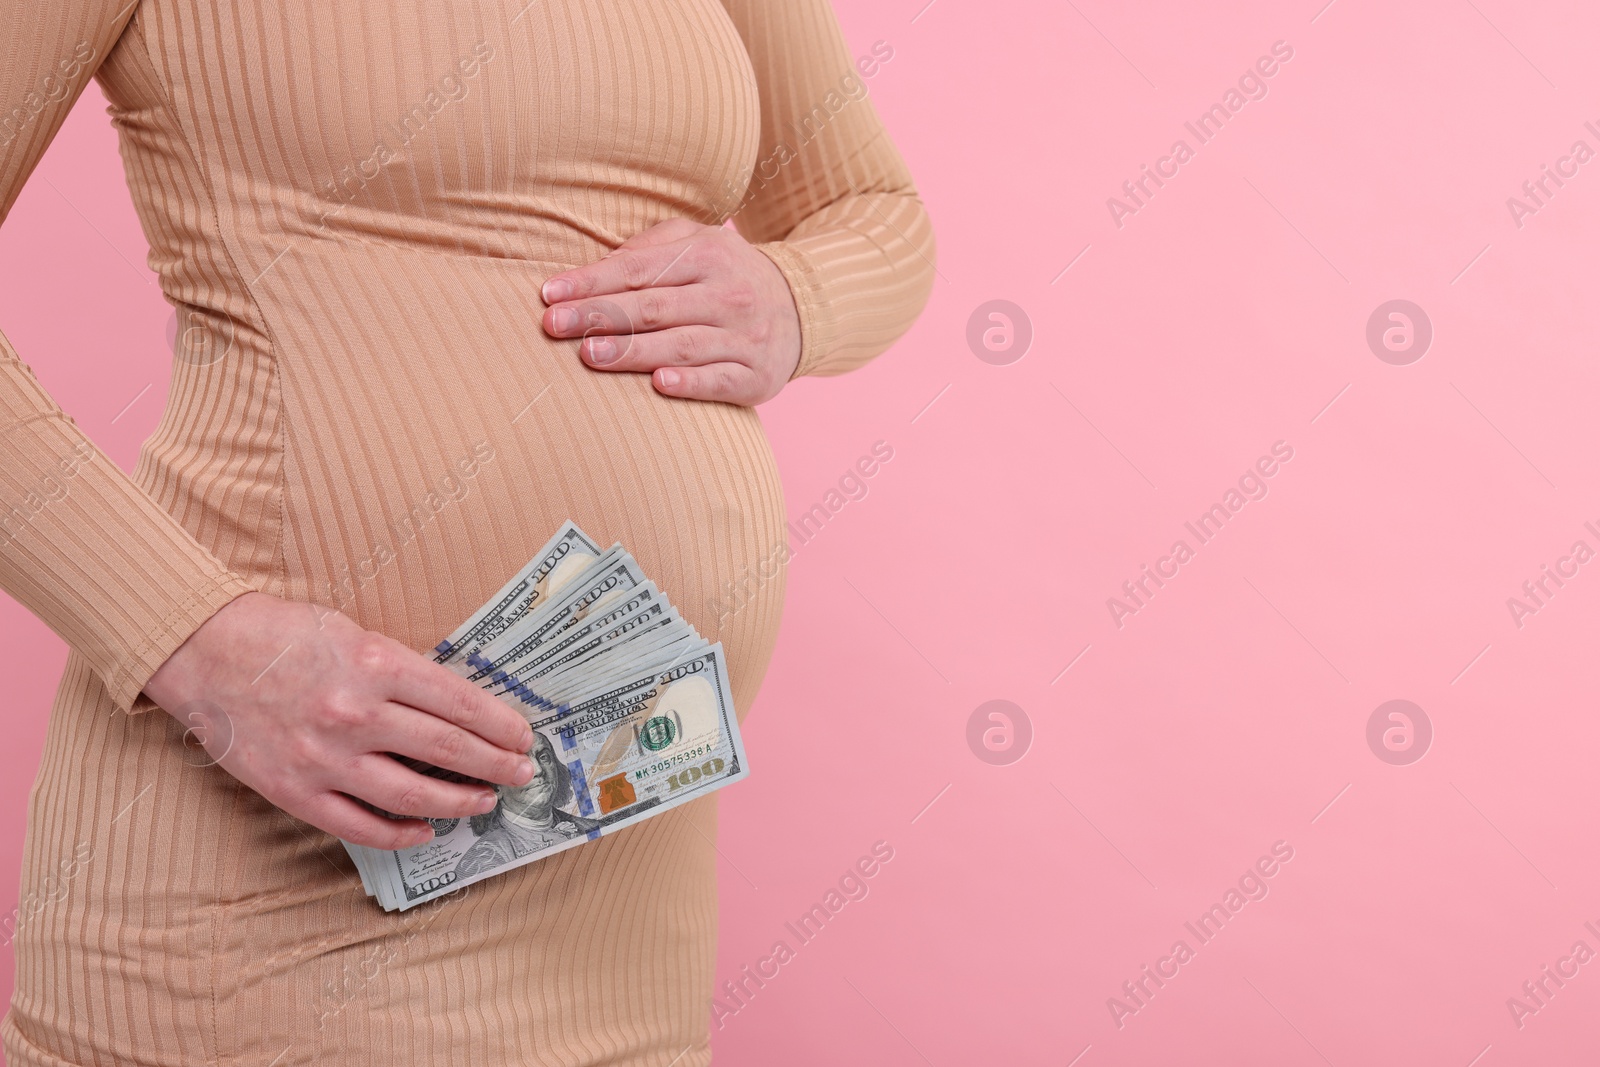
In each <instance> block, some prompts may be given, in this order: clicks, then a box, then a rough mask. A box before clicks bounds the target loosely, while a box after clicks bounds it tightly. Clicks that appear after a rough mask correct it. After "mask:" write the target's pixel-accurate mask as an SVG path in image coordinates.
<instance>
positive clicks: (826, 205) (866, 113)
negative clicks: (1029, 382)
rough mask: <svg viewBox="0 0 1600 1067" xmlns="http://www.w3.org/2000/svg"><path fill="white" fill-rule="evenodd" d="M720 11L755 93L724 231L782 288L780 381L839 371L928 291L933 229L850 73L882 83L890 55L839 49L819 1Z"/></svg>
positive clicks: (855, 362)
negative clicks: (785, 303) (740, 238)
mask: <svg viewBox="0 0 1600 1067" xmlns="http://www.w3.org/2000/svg"><path fill="white" fill-rule="evenodd" d="M723 6H724V7H725V8H726V9H727V11H728V15H729V16H730V17H731V18H732V19H733V23H734V25H735V26H737V27H738V30H739V35H740V37H742V38H743V39H744V44H745V49H746V50H747V51H748V52H749V53H750V62H751V65H752V66H753V67H754V69H755V74H756V83H757V85H758V87H759V89H760V92H761V149H760V151H759V153H758V154H757V156H756V168H755V175H754V177H752V178H751V180H750V188H749V190H748V191H747V192H746V193H745V195H744V199H743V201H742V202H741V205H740V207H739V209H738V210H737V211H736V212H735V213H734V216H733V220H734V225H736V226H738V227H739V231H740V232H741V233H742V234H744V236H745V237H746V238H748V239H749V240H750V241H751V242H753V243H754V244H755V247H756V248H758V249H760V250H761V251H762V252H764V253H766V254H767V256H768V257H769V258H771V259H772V261H773V262H774V263H776V264H777V266H778V268H779V269H780V270H781V271H782V272H783V274H784V277H785V278H786V279H787V280H788V282H789V286H790V289H791V290H792V292H793V294H794V300H795V306H796V307H797V308H798V309H799V311H800V334H801V352H800V361H799V364H798V365H797V366H796V367H795V370H794V376H796V377H798V376H800V375H802V374H812V375H832V374H843V373H844V372H845V371H848V370H852V369H854V368H856V367H859V366H861V365H862V364H863V363H865V362H867V361H868V360H870V359H872V358H873V357H874V356H877V355H879V354H880V353H882V352H883V351H884V350H885V349H887V348H888V347H889V346H890V345H891V344H893V343H894V342H895V340H897V339H898V338H899V337H900V336H901V335H902V334H903V333H905V332H906V330H908V329H910V327H911V324H912V323H913V322H915V321H916V318H917V316H918V315H919V314H921V312H922V309H923V307H924V305H925V304H926V303H927V301H928V296H929V294H930V293H931V292H932V291H933V280H934V264H935V261H936V257H937V253H936V246H935V241H934V234H933V225H932V222H931V220H930V219H929V217H928V212H927V209H926V208H925V207H923V204H922V201H921V200H920V199H919V198H918V196H917V190H916V186H915V185H914V184H913V182H912V180H911V173H910V171H909V170H908V169H907V167H906V164H905V161H904V160H903V159H902V158H901V156H900V153H899V150H898V149H896V147H895V145H894V142H893V140H892V139H891V138H890V136H889V134H888V132H887V131H886V130H885V128H884V125H883V122H882V120H881V119H879V117H878V113H877V110H876V108H874V107H873V105H872V100H871V98H870V97H869V96H868V95H867V93H868V90H869V88H870V85H871V79H870V78H868V77H867V76H865V75H864V74H863V71H862V66H864V67H865V68H866V70H867V71H870V72H873V76H874V77H882V76H883V73H884V72H882V71H881V70H880V69H879V68H881V67H882V65H883V63H884V62H885V58H886V57H892V55H893V49H892V47H889V46H887V45H885V44H884V43H883V42H879V44H878V45H876V46H874V48H873V49H872V50H870V51H868V52H867V53H865V54H864V55H863V56H861V57H857V56H853V55H851V53H850V50H849V47H848V46H847V45H846V43H845V39H844V34H843V32H842V31H841V30H840V27H839V20H838V17H837V16H836V15H835V14H834V11H833V8H832V6H831V5H830V4H829V2H828V0H723ZM858 60H860V63H861V65H860V66H858ZM889 76H890V77H893V75H892V74H889Z"/></svg>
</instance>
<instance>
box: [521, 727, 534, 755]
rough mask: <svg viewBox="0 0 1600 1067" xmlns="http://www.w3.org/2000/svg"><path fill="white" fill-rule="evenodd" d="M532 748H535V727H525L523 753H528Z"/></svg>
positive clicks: (523, 729)
mask: <svg viewBox="0 0 1600 1067" xmlns="http://www.w3.org/2000/svg"><path fill="white" fill-rule="evenodd" d="M532 747H533V727H531V726H524V727H523V728H522V751H524V752H526V751H528V749H530V748H532Z"/></svg>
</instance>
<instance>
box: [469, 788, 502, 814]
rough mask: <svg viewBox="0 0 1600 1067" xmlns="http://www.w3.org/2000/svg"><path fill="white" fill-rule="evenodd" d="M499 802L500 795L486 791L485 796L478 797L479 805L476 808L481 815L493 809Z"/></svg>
mask: <svg viewBox="0 0 1600 1067" xmlns="http://www.w3.org/2000/svg"><path fill="white" fill-rule="evenodd" d="M498 803H500V798H499V797H497V796H495V795H494V794H493V793H485V794H483V796H481V797H479V798H478V806H477V808H476V809H474V810H476V811H477V813H478V814H479V815H482V814H484V813H486V812H490V811H493V810H494V806H495V805H496V804H498Z"/></svg>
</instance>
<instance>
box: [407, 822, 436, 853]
mask: <svg viewBox="0 0 1600 1067" xmlns="http://www.w3.org/2000/svg"><path fill="white" fill-rule="evenodd" d="M432 840H433V827H431V826H424V827H423V828H422V829H420V830H418V831H417V832H416V833H415V834H413V835H412V837H411V847H412V848H416V847H417V846H418V845H426V844H427V843H428V842H429V841H432Z"/></svg>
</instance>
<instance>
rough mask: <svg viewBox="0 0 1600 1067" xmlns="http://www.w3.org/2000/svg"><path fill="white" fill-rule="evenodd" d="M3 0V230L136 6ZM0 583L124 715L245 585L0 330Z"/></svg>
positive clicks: (86, 0)
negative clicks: (98, 440) (109, 451)
mask: <svg viewBox="0 0 1600 1067" xmlns="http://www.w3.org/2000/svg"><path fill="white" fill-rule="evenodd" d="M8 6H10V7H11V8H12V10H11V11H9V12H8V14H7V18H6V23H7V24H6V28H5V38H4V40H0V107H4V108H5V111H4V113H3V115H0V224H3V223H4V221H5V219H6V217H7V216H8V215H9V214H10V211H11V206H12V204H13V203H14V202H15V201H16V198H17V194H18V193H20V192H21V191H22V186H23V183H24V182H26V181H27V179H28V176H29V175H30V174H31V173H32V172H33V169H34V167H35V165H36V164H37V163H38V162H39V158H40V157H41V156H42V155H43V154H44V150H45V148H46V147H47V146H48V145H49V144H50V142H51V140H52V139H53V138H54V137H55V134H56V131H57V130H59V129H60V127H61V123H62V122H63V121H64V120H65V119H66V117H67V113H68V112H69V111H70V110H71V109H72V105H73V104H74V103H75V102H76V101H77V99H78V96H79V95H80V94H81V93H82V91H83V88H84V86H85V85H87V84H88V81H89V78H90V77H91V76H92V75H93V74H94V72H95V70H96V69H98V67H99V65H100V63H101V61H103V60H104V58H105V56H106V53H107V52H109V51H110V50H111V47H112V46H113V45H114V44H115V43H116V40H117V38H118V37H119V36H120V35H121V33H122V30H123V27H124V26H125V25H126V23H127V21H128V19H129V17H130V16H131V14H132V12H133V5H132V4H131V3H129V0H38V2H34V3H21V4H11V5H8ZM18 7H20V8H22V9H24V10H20V11H19V10H16V9H17V8H18ZM0 586H3V587H4V588H5V590H6V591H7V592H8V593H10V594H11V595H12V596H13V597H15V598H16V599H17V600H19V601H21V602H22V604H23V606H25V607H27V608H28V609H29V610H30V611H32V612H33V613H34V614H35V615H37V616H39V618H41V619H43V620H44V622H45V623H46V624H47V625H48V626H49V627H50V628H51V629H52V630H54V631H55V632H56V633H57V634H59V635H61V637H62V638H63V639H64V640H65V641H66V642H67V643H68V644H70V645H71V646H72V647H73V648H75V649H77V651H78V652H79V653H80V654H81V655H82V656H83V657H84V659H86V660H87V661H88V663H89V666H90V667H92V668H93V669H94V671H95V672H96V673H97V674H99V676H100V678H101V679H102V680H103V681H104V682H105V685H106V689H107V690H108V691H109V693H110V694H111V699H112V700H113V701H114V702H115V703H116V705H117V706H118V707H119V708H122V709H123V710H124V711H126V710H129V709H130V708H132V707H133V705H134V701H135V698H136V697H138V696H139V694H140V691H141V690H142V689H143V688H144V683H145V682H146V680H148V679H149V677H150V675H151V674H153V673H154V672H155V670H156V668H157V667H159V666H160V665H161V664H162V662H163V661H164V660H166V658H167V657H168V656H169V655H171V654H172V652H173V650H174V649H176V648H177V647H178V646H179V645H181V644H183V642H184V641H185V640H186V639H187V638H188V637H189V635H190V634H191V633H193V632H194V631H195V629H196V628H198V627H199V625H200V624H201V623H202V622H204V621H205V620H206V619H207V618H209V617H210V616H211V615H213V614H215V613H216V611H217V610H218V609H219V608H221V607H222V606H223V605H224V604H227V603H228V602H229V601H231V600H232V599H233V598H235V597H237V596H239V595H240V594H241V593H246V592H249V591H250V589H251V586H250V584H249V583H248V582H246V581H245V580H244V579H243V578H241V577H240V576H239V575H237V574H234V573H233V572H231V571H230V570H229V569H228V568H227V567H225V566H223V564H222V563H221V562H220V561H219V560H217V558H216V557H215V556H213V555H212V554H211V553H210V552H208V551H207V550H206V548H205V547H204V546H203V545H201V544H200V543H199V542H197V541H196V540H195V539H194V538H193V537H192V536H191V535H190V534H189V532H188V531H187V530H185V529H184V528H183V527H182V526H181V525H179V524H178V522H177V521H176V520H175V519H173V518H172V516H170V515H168V514H167V513H166V512H165V511H163V510H161V508H160V507H159V506H157V505H156V503H155V502H154V501H153V500H151V499H150V497H149V495H148V494H146V493H145V492H143V491H142V490H140V489H139V488H138V487H137V486H136V485H135V484H134V483H133V481H132V479H130V478H129V477H128V476H127V475H126V474H124V473H123V472H122V470H121V469H120V468H118V467H117V465H116V464H115V463H113V462H112V461H111V460H110V459H109V458H108V457H107V456H106V454H105V453H104V452H102V451H101V450H100V449H99V448H97V447H96V446H95V444H94V443H93V442H92V441H90V440H89V439H88V438H87V437H85V436H84V434H83V432H82V431H81V430H80V429H79V428H78V426H77V423H76V422H74V421H73V419H72V418H71V417H70V416H69V415H67V414H66V413H65V412H63V411H62V410H61V408H60V407H59V406H58V405H57V404H56V403H55V401H54V400H52V399H51V398H50V395H49V394H48V393H46V392H45V391H44V389H43V388H42V387H41V386H40V385H39V383H38V381H37V380H36V379H35V378H34V376H33V373H32V371H31V370H29V368H28V367H27V365H25V364H24V363H23V362H22V360H21V359H20V358H19V357H18V355H17V353H16V351H15V350H14V349H13V348H12V347H11V344H10V342H9V341H7V340H6V338H5V337H4V335H3V334H0ZM149 706H150V705H149V704H148V703H147V702H141V707H140V710H144V709H145V708H148V707H149Z"/></svg>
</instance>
